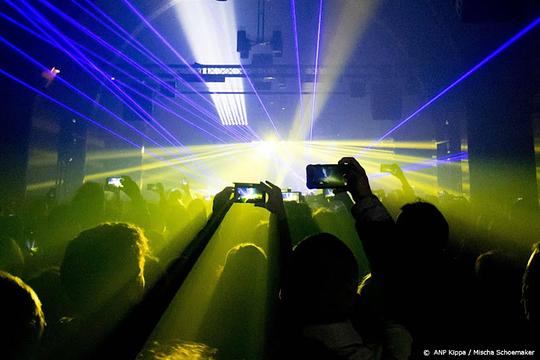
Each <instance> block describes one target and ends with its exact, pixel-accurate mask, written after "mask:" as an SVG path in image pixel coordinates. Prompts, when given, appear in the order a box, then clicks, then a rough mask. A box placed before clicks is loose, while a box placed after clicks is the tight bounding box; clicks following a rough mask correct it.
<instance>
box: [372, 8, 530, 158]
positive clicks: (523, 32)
mask: <svg viewBox="0 0 540 360" xmlns="http://www.w3.org/2000/svg"><path fill="white" fill-rule="evenodd" d="M538 24H540V17H538V18H537V19H536V20H534V21H533V22H531V23H530V24H529V25H527V26H526V27H525V28H523V29H522V30H520V31H519V32H518V33H517V34H515V35H514V36H512V37H511V38H510V39H509V40H507V41H506V42H504V43H503V44H502V45H501V46H499V47H498V48H497V49H496V50H495V51H493V52H492V53H491V54H489V55H488V56H486V57H485V58H484V59H483V60H482V61H480V62H479V63H478V64H476V65H475V66H473V67H472V68H471V69H470V70H468V71H467V72H465V73H464V74H463V75H461V76H460V77H459V78H458V79H457V80H455V81H454V82H453V83H451V84H450V85H448V86H447V87H446V88H444V89H443V90H442V91H440V92H439V93H438V94H437V95H435V96H434V97H432V98H431V99H430V100H428V101H427V102H426V103H424V104H423V105H422V106H420V107H419V108H418V109H416V110H415V111H414V112H413V113H412V114H410V115H409V116H407V117H406V118H405V119H403V120H401V121H400V122H399V123H398V124H397V125H395V126H394V127H392V128H391V129H390V130H388V131H387V132H386V133H385V134H384V135H383V136H381V137H380V138H378V139H377V140H375V141H374V142H373V143H372V144H370V145H368V146H367V147H366V148H365V149H364V150H367V149H370V148H372V147H373V146H375V145H376V144H378V143H380V142H381V141H383V140H384V139H386V138H387V137H388V136H390V135H391V134H392V133H394V132H395V131H396V130H398V129H399V128H401V127H403V126H404V125H405V124H407V123H408V122H409V121H410V120H411V119H413V118H414V117H416V116H417V115H418V114H419V113H420V112H421V111H423V110H424V109H425V108H427V107H428V106H430V105H431V104H433V103H434V102H435V101H437V100H439V99H440V98H441V97H443V96H444V95H445V94H446V93H448V92H449V91H450V90H452V89H453V88H455V87H456V86H457V85H459V84H460V83H461V82H463V81H464V80H465V79H467V78H468V77H470V76H471V75H472V74H473V73H475V72H476V71H478V70H479V69H480V68H482V67H483V66H484V65H486V64H487V63H488V62H490V61H491V60H493V59H494V58H495V57H497V56H498V55H500V54H501V53H502V52H503V51H504V50H506V49H507V48H508V47H510V46H511V45H512V44H514V43H515V42H516V41H518V40H519V39H520V38H522V37H523V36H525V35H526V34H527V33H528V32H530V31H531V30H532V29H534V28H535V27H536V26H538Z"/></svg>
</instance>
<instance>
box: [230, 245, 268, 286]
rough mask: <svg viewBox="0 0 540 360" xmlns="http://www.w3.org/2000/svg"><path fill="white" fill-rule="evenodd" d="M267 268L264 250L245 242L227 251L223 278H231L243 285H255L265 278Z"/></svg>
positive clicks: (235, 282)
mask: <svg viewBox="0 0 540 360" xmlns="http://www.w3.org/2000/svg"><path fill="white" fill-rule="evenodd" d="M265 269H266V254H265V253H264V250H263V249H261V248H260V247H258V246H257V245H255V244H249V243H244V244H240V245H237V246H235V247H233V248H232V249H230V250H229V251H228V252H227V257H226V259H225V265H224V266H223V271H222V273H221V280H229V281H232V282H233V283H234V284H238V285H240V286H243V287H245V286H247V285H249V284H247V283H250V284H251V285H252V286H255V285H256V283H257V282H260V281H262V280H264V275H265V274H264V270H265ZM252 286H251V287H252ZM252 288H253V287H252Z"/></svg>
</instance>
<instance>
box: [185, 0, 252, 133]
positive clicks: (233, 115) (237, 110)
mask: <svg viewBox="0 0 540 360" xmlns="http://www.w3.org/2000/svg"><path fill="white" fill-rule="evenodd" d="M176 12H177V14H178V18H179V19H180V23H181V24H182V29H183V31H184V34H185V37H186V39H187V40H188V42H189V46H190V48H191V51H192V53H193V55H194V57H195V61H196V62H197V63H200V64H224V65H236V64H240V57H239V54H238V53H237V52H236V30H237V26H236V17H235V14H234V7H233V6H223V5H222V4H219V3H218V2H210V1H200V0H183V1H178V2H177V4H176ZM207 87H208V91H211V92H243V91H244V84H243V82H242V79H240V78H228V79H226V81H225V82H223V83H207ZM210 96H211V98H212V101H213V102H214V104H215V105H216V109H217V113H218V115H219V117H220V119H221V123H222V125H244V126H245V125H247V124H248V122H247V114H246V102H245V98H244V95H243V94H211V95H210Z"/></svg>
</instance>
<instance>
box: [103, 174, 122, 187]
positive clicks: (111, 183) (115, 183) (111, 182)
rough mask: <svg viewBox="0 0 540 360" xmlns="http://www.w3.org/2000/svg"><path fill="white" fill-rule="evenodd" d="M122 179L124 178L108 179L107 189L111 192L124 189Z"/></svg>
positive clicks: (114, 177) (113, 177)
mask: <svg viewBox="0 0 540 360" xmlns="http://www.w3.org/2000/svg"><path fill="white" fill-rule="evenodd" d="M122 179H123V178H122V176H112V177H108V178H107V181H106V182H105V187H106V188H107V189H111V190H116V189H121V188H123V187H124V184H122Z"/></svg>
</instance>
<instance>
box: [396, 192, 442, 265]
mask: <svg viewBox="0 0 540 360" xmlns="http://www.w3.org/2000/svg"><path fill="white" fill-rule="evenodd" d="M396 229H397V235H398V236H399V237H400V238H401V239H403V240H404V243H403V246H404V247H405V249H408V250H410V251H411V253H414V254H437V253H440V252H441V251H442V250H443V249H445V248H446V245H447V243H448V232H449V229H448V223H447V222H446V219H445V218H444V216H443V214H442V213H441V212H440V211H439V209H437V208H436V207H435V206H434V205H432V204H430V203H427V202H421V201H419V202H415V203H411V204H406V205H405V206H403V207H402V208H401V213H400V214H399V216H398V218H397V220H396Z"/></svg>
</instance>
